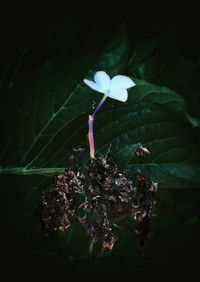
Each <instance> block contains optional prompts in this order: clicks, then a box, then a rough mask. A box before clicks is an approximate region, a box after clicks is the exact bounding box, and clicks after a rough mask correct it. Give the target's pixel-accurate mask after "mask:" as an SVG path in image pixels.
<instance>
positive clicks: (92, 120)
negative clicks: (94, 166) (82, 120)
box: [88, 95, 107, 159]
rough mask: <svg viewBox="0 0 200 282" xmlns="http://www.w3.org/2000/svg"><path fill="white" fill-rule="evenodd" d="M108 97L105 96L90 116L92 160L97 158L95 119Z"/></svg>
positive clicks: (89, 138) (89, 137) (89, 136)
mask: <svg viewBox="0 0 200 282" xmlns="http://www.w3.org/2000/svg"><path fill="white" fill-rule="evenodd" d="M106 98H107V96H106V95H104V96H103V98H102V99H101V101H100V102H99V104H98V105H97V107H96V109H95V110H94V112H93V113H92V115H89V121H88V123H89V132H88V140H89V146H90V158H91V159H94V158H95V148H94V118H95V115H96V113H97V112H98V110H99V109H100V108H101V106H102V105H103V103H104V101H105V100H106Z"/></svg>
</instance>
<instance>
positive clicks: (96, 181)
mask: <svg viewBox="0 0 200 282" xmlns="http://www.w3.org/2000/svg"><path fill="white" fill-rule="evenodd" d="M140 149H141V148H140ZM156 190H157V184H156V183H152V182H151V181H150V180H148V179H147V178H146V176H145V175H144V174H143V173H142V172H141V171H140V170H139V169H137V168H135V169H134V171H133V173H132V175H131V178H129V177H127V176H126V175H124V174H123V173H120V171H119V169H118V168H117V165H116V164H115V163H114V162H113V160H112V157H111V153H110V152H109V153H108V154H106V156H105V157H98V158H96V159H92V160H90V162H89V164H88V165H87V166H85V167H83V166H81V165H78V164H76V165H74V166H73V167H71V169H69V170H66V171H65V172H64V173H63V174H61V175H58V176H56V177H55V182H54V184H53V185H52V187H51V188H50V189H49V190H47V191H45V192H44V193H43V197H42V202H41V205H40V219H41V222H42V225H43V227H44V229H45V231H46V232H55V231H57V230H60V231H65V230H66V229H67V228H69V227H70V223H71V222H73V221H75V222H76V223H78V224H80V225H81V226H82V227H83V228H84V229H85V230H86V232H87V234H88V235H89V236H90V238H91V242H92V243H96V242H101V244H102V251H109V250H112V248H113V246H114V243H115V241H116V240H117V236H116V235H115V234H114V233H113V231H112V228H113V223H114V222H115V219H116V218H119V217H120V216H123V215H127V216H128V215H131V216H132V221H133V227H134V231H135V233H136V234H137V235H138V238H139V243H140V245H141V246H142V247H145V246H146V245H147V243H148V242H149V239H150V238H151V235H152V224H151V216H152V210H153V207H154V205H155V192H156Z"/></svg>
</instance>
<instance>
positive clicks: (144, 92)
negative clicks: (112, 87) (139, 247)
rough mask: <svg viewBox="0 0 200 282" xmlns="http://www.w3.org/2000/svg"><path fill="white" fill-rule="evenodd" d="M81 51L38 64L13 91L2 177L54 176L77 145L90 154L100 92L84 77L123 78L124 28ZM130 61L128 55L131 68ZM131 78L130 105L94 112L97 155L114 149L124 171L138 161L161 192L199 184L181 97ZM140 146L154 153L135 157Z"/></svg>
mask: <svg viewBox="0 0 200 282" xmlns="http://www.w3.org/2000/svg"><path fill="white" fill-rule="evenodd" d="M100 43H101V44H100ZM94 48H95V52H92V50H93V49H94ZM82 49H83V52H79V53H78V54H73V52H72V54H70V55H69V54H68V53H67V54H66V58H65V57H64V56H63V55H62V60H61V59H57V60H56V61H55V63H54V64H52V65H49V64H46V65H42V66H40V67H39V68H37V69H36V70H35V71H34V72H32V73H30V74H29V75H27V77H26V79H23V80H22V83H21V84H19V87H18V88H17V89H16V90H15V91H14V92H13V93H12V95H13V102H14V103H13V104H14V105H13V106H12V105H11V106H10V111H9V117H8V118H10V116H11V121H10V122H11V123H10V126H9V127H8V128H7V127H6V128H5V137H6V139H5V143H4V150H3V151H2V155H1V163H2V168H1V170H0V172H1V173H16V174H41V175H54V174H56V173H59V172H61V171H63V169H64V168H65V167H66V166H67V160H68V157H69V156H70V154H71V152H72V149H73V148H74V147H79V146H82V147H84V148H86V151H85V154H86V156H88V144H87V137H86V135H87V119H88V114H89V113H90V112H91V111H92V105H93V104H94V103H97V102H98V101H99V100H100V98H101V96H100V95H101V94H99V93H95V92H94V91H92V90H90V89H89V88H88V87H87V86H85V85H84V84H83V82H82V80H83V78H84V77H89V78H91V77H92V76H93V74H94V72H95V71H96V70H99V69H104V70H106V71H108V72H109V73H110V74H111V76H112V75H115V74H117V73H126V66H127V64H128V58H129V44H128V40H127V36H126V33H125V32H124V29H121V30H120V31H119V32H117V33H115V36H114V38H113V39H112V40H111V41H110V42H109V40H105V39H104V41H102V38H101V37H98V41H97V39H96V38H95V40H93V41H91V42H89V44H87V46H83V48H82ZM145 50H146V49H145ZM147 50H148V49H147ZM102 51H103V52H102ZM137 52H139V51H137ZM142 52H144V51H143V50H141V53H142ZM144 54H146V53H145V52H144ZM72 55H74V56H72ZM143 56H144V55H143ZM132 63H133V57H132V58H131V64H129V69H130V65H132ZM136 66H137V64H136ZM133 79H134V81H135V82H136V86H135V87H134V88H132V89H131V90H130V91H129V99H128V102H126V103H119V102H115V101H113V100H107V101H106V103H105V105H104V107H103V108H102V110H101V111H100V112H99V113H98V115H97V118H96V120H95V144H96V151H97V152H98V151H100V152H105V151H106V150H107V148H108V146H109V145H110V144H112V150H113V154H114V155H116V159H117V162H118V165H119V166H120V167H121V168H125V167H126V166H127V165H128V166H127V168H128V171H130V169H131V167H132V166H134V165H135V164H136V165H138V166H139V167H141V168H143V169H144V170H145V171H147V172H149V174H150V175H151V176H152V178H153V180H154V181H158V182H159V183H160V186H161V187H168V188H170V187H173V188H175V187H177V188H183V187H185V188H187V187H196V186H198V185H199V183H200V180H199V177H198V175H199V171H200V169H199V165H198V160H199V152H200V150H199V148H200V145H199V142H198V138H197V131H196V130H194V129H192V126H191V124H190V122H189V120H188V118H187V115H186V114H185V112H186V105H185V101H184V99H183V98H182V97H181V96H180V95H179V94H177V93H176V92H174V91H171V90H170V89H168V88H167V87H162V86H157V85H155V84H152V83H149V82H147V81H145V80H139V79H136V78H133ZM5 118H6V117H5ZM140 142H141V143H143V144H144V145H145V146H147V148H148V149H149V150H150V151H151V154H150V155H149V156H147V157H145V158H140V159H139V158H137V157H136V155H134V151H135V148H136V147H137V144H138V143H140ZM133 148H134V149H133Z"/></svg>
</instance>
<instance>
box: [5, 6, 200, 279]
mask: <svg viewBox="0 0 200 282" xmlns="http://www.w3.org/2000/svg"><path fill="white" fill-rule="evenodd" d="M1 13H2V17H1V56H0V62H1V68H0V69H1V74H2V75H3V70H5V68H6V66H7V64H8V63H9V69H8V71H7V72H6V74H5V76H4V79H3V81H2V83H1V105H5V106H6V107H7V108H8V111H9V107H8V105H9V101H10V99H11V97H10V91H11V90H12V87H13V85H14V84H15V83H17V81H18V80H19V79H21V78H22V77H23V75H24V74H25V73H26V72H28V71H31V70H32V69H33V68H34V67H35V66H37V65H38V64H40V63H42V62H45V60H46V59H47V58H49V57H51V56H54V55H56V53H57V52H58V51H59V49H61V48H62V47H63V45H62V44H63V41H62V39H61V40H60V41H59V40H58V38H59V33H60V35H62V26H64V27H65V28H66V27H68V28H69V29H72V30H74V36H75V37H76V39H75V40H76V41H77V42H80V44H78V45H76V46H77V47H76V48H77V52H78V50H79V48H81V42H84V41H87V40H89V38H90V37H91V36H93V33H94V32H95V33H106V32H108V30H110V29H115V28H117V27H118V26H120V25H122V24H125V25H126V27H127V31H128V36H129V40H130V42H131V44H132V45H134V44H136V43H137V42H138V41H139V40H141V39H143V38H146V39H152V38H156V37H157V36H159V35H161V34H163V33H166V32H167V33H171V35H172V37H173V38H175V40H176V46H177V48H178V50H179V52H180V53H181V54H182V56H183V57H188V58H191V59H194V60H196V59H198V58H199V51H200V34H199V20H198V18H197V17H196V16H195V13H193V12H189V11H188V13H184V14H183V13H182V12H181V10H180V11H179V12H177V13H173V14H172V13H171V12H169V13H166V15H164V14H163V13H162V12H157V11H156V10H154V12H150V11H149V12H148V7H146V9H145V8H143V10H141V9H139V10H136V11H134V12H131V11H129V12H128V13H124V12H121V13H120V12H119V11H118V12H114V11H112V12H108V11H107V12H105V11H104V12H103V13H100V15H99V14H96V13H80V12H77V11H75V10H74V9H69V8H68V9H67V10H66V13H62V14H60V13H58V14H57V13H54V12H53V11H51V12H48V11H47V10H46V11H45V10H44V11H39V10H37V12H35V11H34V10H32V9H31V7H30V8H29V9H26V11H25V10H21V11H20V12H19V11H15V10H14V9H12V11H10V9H5V11H3V10H2V11H1ZM57 27H60V28H58V32H55V33H54V32H52V30H55V29H56V28H57ZM3 126H6V124H3ZM19 178H20V177H19ZM17 183H22V182H21V179H18V177H16V178H15V177H14V178H10V176H3V177H1V189H3V190H6V192H3V195H2V207H3V210H2V214H1V217H2V222H3V225H2V228H1V233H2V235H3V239H2V241H1V243H2V252H1V256H2V258H3V261H4V263H5V267H6V268H7V269H8V270H6V274H7V275H10V272H14V273H15V275H19V276H20V277H21V276H25V272H26V271H27V270H28V271H29V275H28V277H27V279H29V278H30V277H31V276H32V275H36V277H38V278H39V277H40V275H41V274H39V273H40V272H42V273H43V274H44V275H45V276H46V277H49V276H51V275H53V274H56V276H57V277H59V276H60V275H62V274H65V275H66V276H65V279H70V281H73V278H70V275H72V277H73V275H74V277H75V276H76V275H77V273H79V274H80V273H81V274H83V273H84V274H85V275H86V276H85V278H86V279H87V277H93V278H94V279H96V277H97V276H96V274H97V273H98V275H101V276H105V277H108V275H112V277H113V275H116V276H118V275H119V274H120V275H122V277H124V276H127V275H128V274H130V275H131V276H130V277H131V278H130V279H131V280H133V279H134V277H135V276H139V277H140V278H141V277H142V276H143V275H145V276H146V277H148V275H149V276H154V277H155V276H157V275H158V273H162V274H161V275H163V276H165V275H169V274H170V275H173V274H172V273H173V271H175V272H177V273H178V274H181V273H185V272H187V273H188V274H189V275H190V276H193V274H194V273H195V271H196V270H197V269H196V264H197V262H196V258H195V256H196V254H197V251H196V250H197V249H198V247H199V237H198V234H199V233H198V225H197V226H196V225H195V226H189V229H187V230H185V229H182V230H179V231H178V232H176V236H177V237H176V238H169V237H168V234H166V237H162V238H159V232H160V234H163V233H162V232H161V230H162V227H161V228H160V230H159V231H158V235H157V236H156V238H155V239H154V240H157V241H159V244H161V245H162V244H163V245H165V244H167V245H168V246H169V249H170V250H171V254H172V255H170V252H169V254H168V256H164V257H162V256H161V257H153V256H151V255H150V256H149V255H148V254H147V255H144V256H143V255H142V254H137V255H136V257H129V256H126V257H121V256H111V257H110V256H108V257H102V258H94V259H92V260H90V259H85V260H75V261H72V262H70V263H69V262H68V263H66V261H65V258H64V257H62V256H57V255H54V254H49V253H47V252H45V251H44V250H42V251H41V252H35V250H34V249H32V245H31V244H30V245H29V244H27V242H24V239H23V237H21V236H20V235H19V234H17V232H18V228H17V227H16V226H11V225H10V216H11V215H10V214H11V212H10V211H12V212H13V210H14V211H15V206H14V202H15V201H17V200H19V201H20V196H19V195H18V194H17V189H16V190H15V192H13V190H12V189H15V188H16V186H17ZM18 186H19V184H18ZM191 193H193V192H192V191H184V192H183V194H182V195H181V196H180V192H179V193H177V194H176V192H175V198H176V199H178V201H181V200H182V198H183V199H186V198H187V197H188V196H191ZM199 196H200V195H199V192H198V191H195V195H193V198H195V199H196V198H199ZM194 202H195V200H194ZM197 206H198V202H195V211H198V212H199V210H198V209H197ZM165 208H166V209H169V207H165ZM4 221H5V222H4ZM24 224H25V223H24ZM34 224H35V223H34ZM24 228H25V227H24ZM171 228H176V227H175V226H171ZM182 232H186V233H188V234H189V235H188V234H183V233H182ZM179 236H182V238H183V239H182V240H183V241H184V244H182V245H180V246H179V244H178V242H179V238H180V237H179ZM166 241H168V243H166ZM175 242H177V244H176V243H175ZM170 243H171V244H172V246H170ZM159 244H158V245H159ZM154 245H155V243H154ZM154 245H153V246H154ZM182 246H185V249H184V250H183V249H182ZM166 248H167V247H166ZM175 248H176V249H175ZM3 250H4V251H3ZM166 253H167V252H166ZM159 275H160V274H159Z"/></svg>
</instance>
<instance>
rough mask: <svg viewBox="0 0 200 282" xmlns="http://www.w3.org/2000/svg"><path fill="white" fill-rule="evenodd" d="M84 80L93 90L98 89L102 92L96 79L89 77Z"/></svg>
mask: <svg viewBox="0 0 200 282" xmlns="http://www.w3.org/2000/svg"><path fill="white" fill-rule="evenodd" d="M83 81H84V82H85V84H87V85H88V86H89V87H90V88H92V89H93V90H96V91H98V92H102V91H101V89H100V87H99V86H98V85H97V84H96V83H94V81H92V80H88V79H84V80H83Z"/></svg>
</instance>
